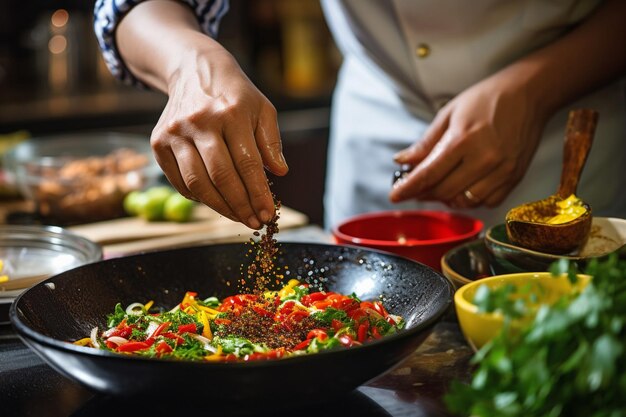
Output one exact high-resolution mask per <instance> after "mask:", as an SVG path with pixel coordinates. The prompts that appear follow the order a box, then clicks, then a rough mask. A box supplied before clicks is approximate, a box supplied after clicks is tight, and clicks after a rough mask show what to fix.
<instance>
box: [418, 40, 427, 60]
mask: <svg viewBox="0 0 626 417" xmlns="http://www.w3.org/2000/svg"><path fill="white" fill-rule="evenodd" d="M415 55H417V57H418V58H426V57H427V56H428V55H430V46H428V45H426V44H425V43H420V44H419V45H417V48H415Z"/></svg>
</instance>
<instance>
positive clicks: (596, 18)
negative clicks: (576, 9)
mask: <svg viewBox="0 0 626 417" xmlns="http://www.w3.org/2000/svg"><path fill="white" fill-rule="evenodd" d="M625 21H626V1H623V0H610V1H608V2H606V3H605V4H603V5H601V6H600V7H599V8H598V10H596V11H595V12H594V13H593V14H592V15H591V16H590V17H589V18H588V19H587V20H585V21H584V22H583V23H582V24H580V25H579V26H578V27H576V28H574V29H573V30H572V31H571V32H569V33H567V34H566V35H565V36H563V37H562V38H560V39H558V40H557V41H555V42H553V43H551V44H549V45H547V46H545V47H544V48H542V49H539V50H537V51H535V52H533V53H531V54H530V55H528V56H526V57H524V58H523V59H521V60H519V61H517V62H515V63H514V64H512V65H510V66H509V67H507V68H505V69H504V70H503V73H505V74H508V75H510V76H511V77H512V78H517V79H518V80H520V81H521V82H522V83H523V84H522V86H523V88H524V89H525V91H527V93H528V94H529V95H530V98H531V100H532V101H534V102H535V103H536V104H537V106H539V107H540V108H541V110H542V111H543V112H544V113H545V114H546V115H547V116H548V117H549V116H550V115H552V114H553V113H554V112H556V111H557V110H558V109H560V108H561V107H563V106H564V105H566V104H567V103H569V102H571V101H573V100H576V99H577V98H579V97H580V96H582V95H584V94H586V93H588V92H590V91H592V90H593V89H596V88H599V87H601V86H603V85H605V84H606V83H608V82H610V81H612V80H614V79H616V78H617V77H619V76H620V75H621V74H624V73H625V72H626V45H625V43H626V25H624V22H625Z"/></svg>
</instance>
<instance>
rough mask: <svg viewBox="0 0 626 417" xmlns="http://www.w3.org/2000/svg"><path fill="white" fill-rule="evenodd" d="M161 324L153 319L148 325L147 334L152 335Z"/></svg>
mask: <svg viewBox="0 0 626 417" xmlns="http://www.w3.org/2000/svg"><path fill="white" fill-rule="evenodd" d="M159 326H160V324H159V323H157V322H156V321H151V322H150V324H149V325H148V328H147V329H146V336H147V337H152V333H154V332H155V331H156V329H158V328H159Z"/></svg>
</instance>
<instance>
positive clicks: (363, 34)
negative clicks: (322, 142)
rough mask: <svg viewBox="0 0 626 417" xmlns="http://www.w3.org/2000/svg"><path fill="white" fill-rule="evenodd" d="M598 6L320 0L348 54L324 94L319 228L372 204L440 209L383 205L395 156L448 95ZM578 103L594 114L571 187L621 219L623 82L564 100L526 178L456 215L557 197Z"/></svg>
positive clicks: (601, 211) (493, 220) (501, 212)
mask: <svg viewBox="0 0 626 417" xmlns="http://www.w3.org/2000/svg"><path fill="white" fill-rule="evenodd" d="M598 3H599V2H598V1H595V0H592V1H585V0H559V1H545V0H511V1H501V0H475V1H463V0H413V1H410V0H384V1H383V0H379V1H376V0H372V1H368V0H322V6H323V8H324V11H325V15H326V18H327V21H328V23H329V26H330V28H331V31H332V32H333V35H334V36H335V39H336V41H337V44H338V45H339V48H340V49H341V51H342V53H343V55H344V58H345V59H344V62H343V65H342V68H341V71H340V74H339V78H338V83H337V86H336V89H335V94H334V98H333V109H332V116H331V140H330V147H329V163H328V173H327V185H326V196H325V209H326V212H325V214H326V218H325V220H326V225H327V226H329V227H331V226H333V225H335V224H337V223H338V222H340V221H341V220H343V219H345V218H347V217H349V216H352V215H355V214H358V213H363V212H369V211H377V210H386V209H435V210H449V208H447V207H446V206H445V205H443V204H442V203H435V202H418V201H415V200H413V201H408V202H403V203H401V204H394V203H391V202H389V200H388V194H389V191H390V189H391V183H392V178H393V172H394V170H396V169H398V166H397V165H396V164H395V163H394V162H393V155H394V154H395V153H396V152H398V151H400V150H401V149H404V148H406V147H407V146H409V145H410V144H412V143H413V142H415V141H418V140H420V139H421V137H422V135H423V133H424V131H425V130H426V128H427V127H428V124H429V123H430V122H431V121H432V119H433V117H434V115H435V113H436V112H437V110H439V109H440V108H441V107H443V105H444V104H445V103H447V102H448V101H449V100H450V99H451V98H452V97H454V96H455V95H457V94H459V93H460V92H462V91H463V90H464V89H466V88H468V87H470V86H471V85H473V84H475V83H477V82H478V81H480V80H481V79H483V78H486V77H487V76H489V75H491V74H493V73H494V72H496V71H498V70H499V69H501V68H503V67H505V66H506V65H508V64H510V63H511V62H513V61H515V60H516V59H518V58H520V57H522V56H524V55H526V54H528V53H529V52H530V51H532V50H534V49H537V48H539V47H541V46H543V45H546V44H547V43H550V42H551V41H553V40H555V39H557V38H558V37H559V36H562V35H563V34H565V33H566V32H567V31H568V30H570V29H571V28H572V27H573V26H574V25H575V24H577V23H578V22H580V21H581V20H583V19H584V18H585V17H587V16H588V15H589V14H590V13H591V12H592V11H593V10H594V9H595V7H597V5H598ZM581 59H584V51H581ZM563 70H564V71H567V68H564V69H563ZM546 94H549V91H547V92H546ZM581 107H587V108H593V109H596V110H598V111H599V113H600V120H599V124H598V127H597V130H596V135H595V141H594V144H593V147H592V150H591V153H590V155H589V158H588V160H587V164H586V167H585V169H584V171H583V175H582V178H581V181H580V183H579V187H578V192H577V194H578V195H579V196H580V197H581V198H583V199H584V200H585V201H587V202H589V203H590V204H591V206H592V210H593V212H594V214H595V215H602V216H615V217H623V218H626V193H625V192H624V190H626V118H625V117H624V116H626V111H625V109H626V105H625V100H624V83H623V80H620V81H617V82H615V83H613V84H612V85H609V86H607V87H605V88H602V89H600V90H598V91H595V92H593V93H591V94H589V95H587V96H586V97H583V98H581V99H580V100H578V101H576V102H575V103H570V104H568V105H567V106H565V107H564V108H563V109H562V110H561V111H559V112H558V113H557V114H556V115H554V117H552V119H551V120H550V121H549V123H548V124H547V126H546V128H545V131H544V134H543V137H542V139H541V143H540V145H539V148H538V150H537V152H536V154H535V157H534V159H533V161H532V163H531V165H530V167H529V168H528V171H527V173H526V175H525V176H524V178H523V180H522V181H521V182H520V183H519V184H518V185H517V186H516V187H515V189H514V190H513V191H512V192H511V194H510V195H509V196H508V197H507V199H506V200H505V201H504V202H503V203H502V204H501V206H500V207H498V208H495V209H487V208H478V209H473V210H463V211H462V212H463V213H465V214H469V215H472V216H475V217H478V218H481V219H482V220H483V221H485V223H486V225H487V226H489V225H493V224H497V223H501V222H502V221H503V220H504V217H505V215H506V212H507V211H508V210H509V209H510V208H511V207H514V206H516V205H519V204H522V203H524V202H528V201H533V200H538V199H541V198H544V197H547V196H549V195H551V194H554V193H555V192H556V190H557V188H558V183H559V180H560V175H561V166H562V155H563V138H564V132H565V125H566V121H567V113H568V112H569V110H570V109H573V108H581Z"/></svg>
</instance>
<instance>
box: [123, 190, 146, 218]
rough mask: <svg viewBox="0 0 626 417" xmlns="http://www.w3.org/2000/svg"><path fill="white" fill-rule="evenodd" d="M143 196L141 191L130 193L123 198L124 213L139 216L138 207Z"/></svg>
mask: <svg viewBox="0 0 626 417" xmlns="http://www.w3.org/2000/svg"><path fill="white" fill-rule="evenodd" d="M143 198H144V195H143V193H142V192H141V191H131V192H130V193H128V194H126V197H124V211H125V212H126V213H128V214H130V215H131V216H136V215H137V214H139V207H140V206H141V205H142V204H143V203H142V201H141V200H142V199H143Z"/></svg>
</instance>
